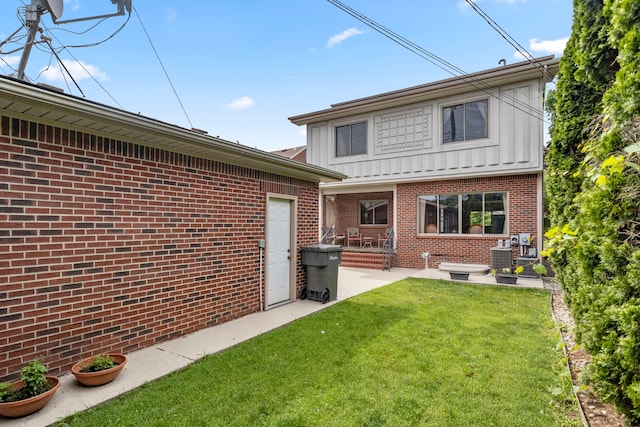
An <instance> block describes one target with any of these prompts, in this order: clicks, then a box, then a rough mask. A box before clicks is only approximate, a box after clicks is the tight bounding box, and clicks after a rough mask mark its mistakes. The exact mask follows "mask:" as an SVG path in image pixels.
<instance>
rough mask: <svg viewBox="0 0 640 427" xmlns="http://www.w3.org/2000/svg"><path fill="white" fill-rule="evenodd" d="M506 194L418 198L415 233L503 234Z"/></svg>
mask: <svg viewBox="0 0 640 427" xmlns="http://www.w3.org/2000/svg"><path fill="white" fill-rule="evenodd" d="M506 206H507V194H506V193H464V194H433V195H423V196H418V233H420V234H424V233H438V234H504V233H505V230H506V218H507V216H506V214H507V211H506Z"/></svg>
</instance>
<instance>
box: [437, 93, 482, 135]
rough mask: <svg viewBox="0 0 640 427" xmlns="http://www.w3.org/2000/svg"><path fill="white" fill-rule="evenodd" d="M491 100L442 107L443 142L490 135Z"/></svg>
mask: <svg viewBox="0 0 640 427" xmlns="http://www.w3.org/2000/svg"><path fill="white" fill-rule="evenodd" d="M488 116H489V102H488V101H487V100H486V99H483V100H481V101H474V102H467V103H464V104H458V105H451V106H449V107H444V108H443V109H442V142H443V143H448V142H457V141H469V140H472V139H481V138H487V137H488V136H489V125H488V123H489V121H488Z"/></svg>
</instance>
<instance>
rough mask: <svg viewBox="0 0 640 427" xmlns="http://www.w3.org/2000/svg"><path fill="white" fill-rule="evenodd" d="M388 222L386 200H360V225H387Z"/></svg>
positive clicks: (387, 203) (387, 204)
mask: <svg viewBox="0 0 640 427" xmlns="http://www.w3.org/2000/svg"><path fill="white" fill-rule="evenodd" d="M388 223H389V201H388V200H361V201H360V225H387V224H388Z"/></svg>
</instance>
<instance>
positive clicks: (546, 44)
mask: <svg viewBox="0 0 640 427" xmlns="http://www.w3.org/2000/svg"><path fill="white" fill-rule="evenodd" d="M568 41H569V37H565V38H562V39H557V40H540V41H538V39H531V40H529V51H530V52H539V53H541V54H544V55H548V54H553V55H557V56H561V55H562V52H564V48H565V46H566V45H567V42H568ZM533 56H537V55H535V54H534V55H533ZM513 57H514V58H515V59H518V60H521V59H528V58H526V57H525V55H522V54H521V53H520V52H514V54H513Z"/></svg>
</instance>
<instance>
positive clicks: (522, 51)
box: [465, 0, 547, 77]
mask: <svg viewBox="0 0 640 427" xmlns="http://www.w3.org/2000/svg"><path fill="white" fill-rule="evenodd" d="M465 1H466V2H467V4H468V5H469V6H471V8H472V9H473V10H475V11H476V13H478V15H480V16H481V17H482V19H484V20H485V21H486V22H487V24H489V26H490V27H491V28H493V29H494V30H495V31H496V32H497V33H498V34H500V36H502V38H503V39H505V40H506V41H507V43H509V44H510V45H511V46H512V47H513V48H514V49H515V50H516V51H517V52H518V53H519V54H520V55H522V56H523V57H524V58H525V59H526V60H527V61H529V63H530V64H532V65H533V66H535V67H537V68H538V70H540V72H541V73H542V76H543V77H546V76H547V71H546V70H545V69H544V67H542V66H541V65H540V64H538V63H537V62H535V61H534V60H533V55H532V54H531V53H529V51H527V49H526V48H525V47H524V46H522V45H521V44H520V43H518V41H517V40H516V39H514V38H513V37H511V34H509V33H508V32H507V31H506V30H505V29H504V28H502V27H501V26H500V25H499V24H498V23H497V22H496V21H494V20H493V18H491V17H490V16H489V15H488V14H487V13H486V12H485V11H484V10H482V8H481V7H480V6H478V5H477V4H476V0H465Z"/></svg>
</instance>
